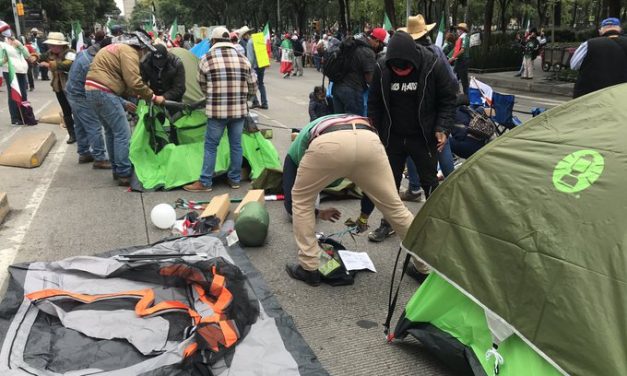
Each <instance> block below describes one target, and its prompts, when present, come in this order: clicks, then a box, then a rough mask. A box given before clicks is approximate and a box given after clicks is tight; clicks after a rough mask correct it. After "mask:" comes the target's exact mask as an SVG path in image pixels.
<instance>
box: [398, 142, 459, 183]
mask: <svg viewBox="0 0 627 376" xmlns="http://www.w3.org/2000/svg"><path fill="white" fill-rule="evenodd" d="M438 162H439V163H440V169H442V174H443V175H444V176H445V177H447V176H449V175H450V174H451V173H452V172H453V171H455V166H454V163H453V153H452V152H451V143H450V140H449V141H448V142H447V143H446V145H444V149H442V151H441V152H438ZM407 175H409V190H410V191H412V192H416V191H418V190H419V189H420V177H419V176H418V171H417V170H416V165H415V164H414V161H413V160H412V159H411V158H407Z"/></svg>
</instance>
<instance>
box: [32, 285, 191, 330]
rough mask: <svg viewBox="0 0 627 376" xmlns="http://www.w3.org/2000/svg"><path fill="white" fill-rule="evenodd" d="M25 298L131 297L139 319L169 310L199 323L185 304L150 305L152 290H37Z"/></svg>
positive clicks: (90, 300) (86, 299)
mask: <svg viewBox="0 0 627 376" xmlns="http://www.w3.org/2000/svg"><path fill="white" fill-rule="evenodd" d="M26 297H27V298H28V299H30V300H31V301H33V302H35V301H38V300H43V299H50V298H56V297H66V298H69V299H72V300H77V301H79V302H83V303H93V302H96V301H100V300H107V299H117V298H125V297H133V298H139V301H138V302H137V304H136V305H135V313H136V314H137V315H138V316H139V317H146V316H151V315H158V314H160V313H164V312H165V311H170V310H178V311H186V312H187V313H188V314H189V316H190V317H191V318H192V320H194V325H198V323H200V319H201V317H200V315H199V314H198V312H196V311H195V310H193V309H191V308H190V307H188V306H187V305H186V304H183V303H181V302H179V301H176V300H171V301H165V302H161V303H159V304H157V305H155V306H153V305H152V304H153V303H154V301H155V293H154V291H153V290H152V289H145V290H133V291H124V292H119V293H115V294H99V295H87V294H77V293H73V292H70V291H65V290H57V289H46V290H39V291H35V292H32V293H30V294H27V295H26Z"/></svg>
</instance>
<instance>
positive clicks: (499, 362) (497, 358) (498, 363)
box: [485, 347, 505, 375]
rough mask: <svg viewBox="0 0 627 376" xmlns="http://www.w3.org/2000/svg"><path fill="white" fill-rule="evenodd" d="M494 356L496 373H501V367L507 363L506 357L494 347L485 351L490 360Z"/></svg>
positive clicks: (487, 358)
mask: <svg viewBox="0 0 627 376" xmlns="http://www.w3.org/2000/svg"><path fill="white" fill-rule="evenodd" d="M492 357H494V374H495V375H498V374H499V367H500V366H502V365H503V363H505V359H503V356H502V355H501V354H499V352H498V351H497V350H496V349H495V348H494V347H493V348H491V349H490V350H488V351H487V352H486V353H485V359H486V360H490V358H492Z"/></svg>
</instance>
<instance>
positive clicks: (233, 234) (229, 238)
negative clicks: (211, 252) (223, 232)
mask: <svg viewBox="0 0 627 376" xmlns="http://www.w3.org/2000/svg"><path fill="white" fill-rule="evenodd" d="M238 241H239V237H238V236H237V232H235V230H233V231H231V233H230V234H229V235H228V236H227V237H226V244H227V245H228V246H229V247H230V246H232V245H233V244H235V243H237V242H238Z"/></svg>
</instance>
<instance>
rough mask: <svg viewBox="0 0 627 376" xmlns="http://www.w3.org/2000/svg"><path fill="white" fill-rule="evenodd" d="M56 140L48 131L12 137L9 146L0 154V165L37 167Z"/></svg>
mask: <svg viewBox="0 0 627 376" xmlns="http://www.w3.org/2000/svg"><path fill="white" fill-rule="evenodd" d="M56 140H57V138H56V136H55V135H54V133H52V132H50V131H48V132H34V133H26V134H19V135H17V136H15V137H13V142H12V143H11V145H9V147H8V148H6V149H5V150H4V151H3V152H2V153H0V165H3V166H12V167H24V168H33V167H39V166H40V165H41V163H42V162H43V161H44V159H45V158H46V155H48V152H49V151H50V149H52V145H54V143H55V142H56Z"/></svg>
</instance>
